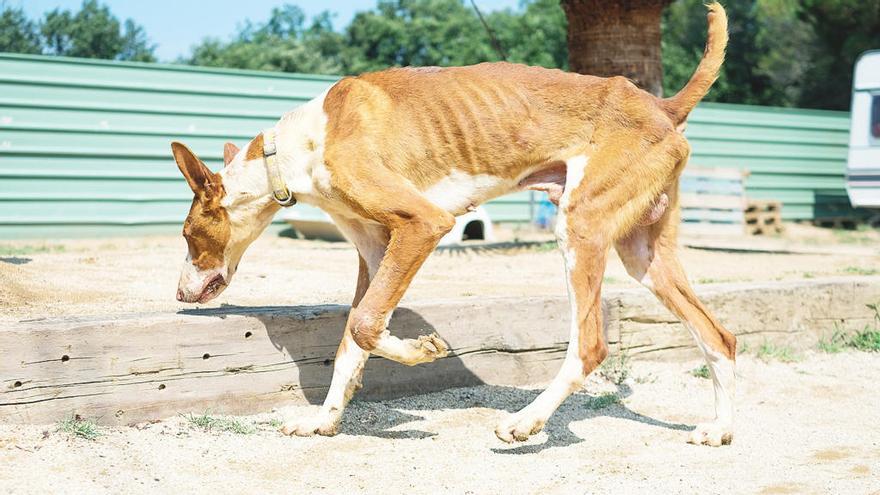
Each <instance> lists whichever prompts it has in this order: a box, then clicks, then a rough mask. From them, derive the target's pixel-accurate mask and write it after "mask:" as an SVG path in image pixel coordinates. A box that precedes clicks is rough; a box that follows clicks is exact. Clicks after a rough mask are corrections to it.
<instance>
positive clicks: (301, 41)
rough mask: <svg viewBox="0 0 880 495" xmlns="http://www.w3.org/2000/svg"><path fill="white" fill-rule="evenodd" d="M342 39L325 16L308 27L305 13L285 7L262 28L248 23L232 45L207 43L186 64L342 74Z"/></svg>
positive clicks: (201, 45)
mask: <svg viewBox="0 0 880 495" xmlns="http://www.w3.org/2000/svg"><path fill="white" fill-rule="evenodd" d="M342 47H343V39H342V35H341V34H339V33H336V32H334V31H333V26H332V24H331V16H330V14H329V13H327V12H324V13H322V14H320V15H318V16H316V17H314V18H313V19H312V20H311V22H310V23H308V24H307V23H306V18H305V14H304V13H303V11H302V9H300V8H299V7H297V6H295V5H285V6H283V7H278V8H274V9H272V13H271V15H270V16H269V19H268V20H267V21H266V22H265V23H262V24H253V23H251V22H249V21H248V22H247V23H246V24H245V27H244V28H243V29H241V31H240V32H239V33H238V34H237V35H236V36H235V37H234V39H232V40H231V41H229V42H223V41H220V40H217V39H205V40H204V41H202V43H200V44H199V45H197V46H196V47H195V48H193V54H192V57H190V58H189V59H186V60H184V62H186V63H189V64H193V65H206V66H211V67H232V68H238V69H253V70H270V71H282V72H306V73H312V74H339V73H340V72H342V70H343V67H342V63H341V59H340V53H341V51H342Z"/></svg>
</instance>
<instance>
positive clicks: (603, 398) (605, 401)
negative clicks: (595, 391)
mask: <svg viewBox="0 0 880 495" xmlns="http://www.w3.org/2000/svg"><path fill="white" fill-rule="evenodd" d="M615 404H620V396H619V395H617V394H616V393H614V392H610V393H607V394H602V395H600V396H598V397H590V402H588V403H587V407H588V408H590V409H593V410H599V409H605V408H606V407H609V406H613V405H615Z"/></svg>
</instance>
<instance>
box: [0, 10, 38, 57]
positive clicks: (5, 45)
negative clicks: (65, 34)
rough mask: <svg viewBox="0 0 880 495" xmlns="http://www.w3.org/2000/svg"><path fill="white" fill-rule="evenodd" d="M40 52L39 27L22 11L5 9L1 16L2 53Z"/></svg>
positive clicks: (0, 42)
mask: <svg viewBox="0 0 880 495" xmlns="http://www.w3.org/2000/svg"><path fill="white" fill-rule="evenodd" d="M0 6H2V4H0ZM40 50H41V40H40V31H39V29H38V27H37V25H36V24H35V23H33V22H31V21H30V20H28V18H27V17H25V15H24V12H23V11H22V10H21V9H13V8H11V7H8V8H5V9H4V10H3V13H2V14H0V52H13V53H40Z"/></svg>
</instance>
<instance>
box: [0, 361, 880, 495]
mask: <svg viewBox="0 0 880 495" xmlns="http://www.w3.org/2000/svg"><path fill="white" fill-rule="evenodd" d="M698 364H699V363H697V362H688V363H635V364H634V367H633V369H632V373H631V378H630V379H628V380H627V381H626V382H625V383H624V384H623V385H622V386H621V387H620V389H619V394H620V397H621V398H622V400H621V402H620V403H617V404H613V403H612V404H611V405H609V406H606V407H600V404H599V401H597V400H596V399H595V397H598V396H599V394H601V393H603V392H607V391H608V390H609V387H613V385H610V384H608V383H607V382H601V381H599V380H598V379H592V380H591V382H590V384H589V385H588V387H587V391H586V392H585V393H582V394H578V395H575V396H573V397H572V398H570V399H568V401H567V402H566V403H565V404H564V405H563V406H562V407H561V408H560V409H559V411H558V412H557V413H556V415H555V416H553V418H552V419H551V421H550V422H549V423H548V425H547V428H546V430H545V431H544V432H542V433H540V434H538V435H537V436H535V437H534V438H532V439H530V440H529V441H528V442H527V443H525V444H520V445H507V444H504V443H502V442H500V441H499V440H497V439H496V438H495V436H494V434H493V433H492V431H493V429H494V427H495V424H496V422H498V421H499V419H500V418H501V417H502V416H503V414H506V411H513V410H516V409H518V408H520V407H522V406H524V405H525V404H526V403H528V402H529V401H530V400H531V399H532V398H534V397H535V395H536V393H537V391H536V390H534V389H530V388H508V387H491V386H481V387H475V388H464V389H454V390H448V391H445V392H441V393H435V394H430V395H422V396H416V397H409V398H405V399H398V400H393V401H383V402H364V401H358V400H355V401H354V402H353V403H352V405H351V407H350V408H349V410H348V411H347V415H346V417H345V421H344V423H343V426H342V429H341V433H340V434H339V435H337V436H336V437H332V438H325V437H317V438H288V437H283V436H281V435H280V434H279V433H277V432H276V431H275V429H274V428H273V426H272V425H271V424H270V423H272V421H273V420H275V421H277V420H278V419H280V418H281V417H282V416H284V415H302V414H310V413H312V412H314V410H315V409H316V407H317V406H303V407H291V408H285V409H283V410H280V411H274V412H272V413H267V414H265V415H261V416H254V417H245V418H240V421H241V423H242V424H244V425H246V426H248V427H250V426H251V425H255V427H256V431H254V432H251V433H249V434H241V433H231V432H218V431H205V430H203V429H201V428H199V427H196V426H193V425H192V424H190V422H189V421H188V420H187V419H186V418H185V417H183V416H181V417H176V418H171V419H169V420H166V421H162V422H159V423H155V424H148V425H140V426H139V427H124V428H112V429H111V428H107V429H103V430H101V433H102V435H101V436H99V437H98V438H97V439H96V440H92V441H89V440H84V439H81V438H74V437H71V436H70V435H68V434H66V433H62V432H58V431H57V430H56V427H55V426H53V425H50V426H25V427H22V426H7V425H4V426H0V464H2V466H3V469H2V470H0V491H2V492H3V493H54V492H58V493H90V494H98V493H211V494H224V493H270V492H278V493H316V492H317V493H381V494H395V493H407V494H421V493H426V494H427V493H431V494H434V493H474V494H484V493H505V494H517V493H540V494H556V493H564V494H569V493H670V494H673V493H687V494H691V493H708V494H713V493H718V494H722V493H723V494H728V493H737V494H740V493H744V494H745V493H755V494H786V493H798V494H801V493H803V494H827V493H833V494H871V493H874V494H876V493H880V428H877V426H876V425H877V424H878V423H880V408H878V407H877V401H876V394H877V385H876V383H877V377H878V371H880V354H877V353H873V354H870V353H857V352H846V353H842V354H835V355H827V354H810V355H807V356H805V357H804V358H803V360H802V361H800V362H797V363H791V364H782V363H778V362H770V363H765V362H762V361H761V360H759V359H757V358H755V357H753V356H751V355H747V356H741V357H740V359H739V361H738V375H739V384H738V391H737V395H738V405H737V418H736V432H735V437H734V441H733V444H732V445H730V446H724V447H720V448H712V447H704V446H699V447H698V446H694V445H689V444H686V443H685V437H686V432H687V430H689V429H690V428H692V427H693V425H694V424H695V423H697V422H698V421H702V420H705V419H706V418H707V417H708V416H710V415H711V411H712V387H711V382H710V381H709V380H706V379H702V378H698V377H695V376H692V375H691V374H690V371H691V370H692V369H693V368H694V367H695V366H697V365H698ZM591 397H592V398H591Z"/></svg>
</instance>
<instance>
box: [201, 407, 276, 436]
mask: <svg viewBox="0 0 880 495" xmlns="http://www.w3.org/2000/svg"><path fill="white" fill-rule="evenodd" d="M184 418H186V420H187V421H189V424H191V425H193V426H195V427H198V428H201V429H203V430H205V431H226V432H229V433H237V434H239V435H250V434H251V433H254V432H255V431H256V428H255V427H254V425H252V424H250V423H245V422H243V421H240V420H238V419H236V418H220V417H215V416H210V415H209V414H208V413H207V412H205V413H204V414H202V415H200V416H196V415H195V414H192V413H190V414H189V415H187V416H184ZM279 426H280V425H279Z"/></svg>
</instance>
